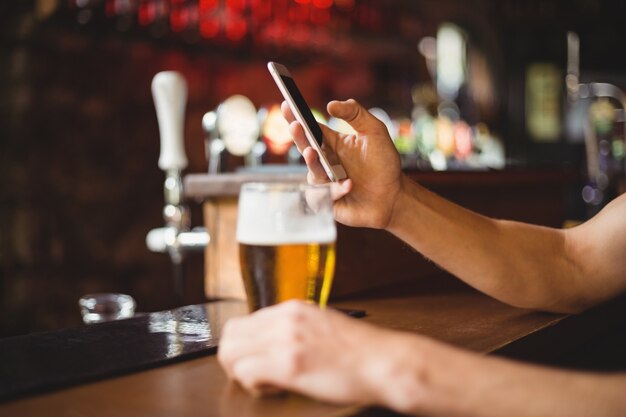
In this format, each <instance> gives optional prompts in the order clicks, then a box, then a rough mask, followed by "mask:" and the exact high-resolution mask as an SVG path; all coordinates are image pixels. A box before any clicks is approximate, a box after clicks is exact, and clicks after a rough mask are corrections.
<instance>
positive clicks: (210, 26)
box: [200, 18, 220, 38]
mask: <svg viewBox="0 0 626 417" xmlns="http://www.w3.org/2000/svg"><path fill="white" fill-rule="evenodd" d="M219 33H220V22H218V20H217V19H216V18H206V19H202V18H201V19H200V34H201V35H202V37H203V38H214V37H216V36H217V35H218V34H219Z"/></svg>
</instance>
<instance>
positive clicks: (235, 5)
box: [226, 0, 247, 13]
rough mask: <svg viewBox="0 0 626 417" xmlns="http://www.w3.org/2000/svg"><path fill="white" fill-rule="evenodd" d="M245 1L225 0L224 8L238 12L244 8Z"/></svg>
mask: <svg viewBox="0 0 626 417" xmlns="http://www.w3.org/2000/svg"><path fill="white" fill-rule="evenodd" d="M246 3H247V1H246V0H226V8H227V9H229V10H232V11H234V12H239V13H240V12H243V10H244V9H245V8H246Z"/></svg>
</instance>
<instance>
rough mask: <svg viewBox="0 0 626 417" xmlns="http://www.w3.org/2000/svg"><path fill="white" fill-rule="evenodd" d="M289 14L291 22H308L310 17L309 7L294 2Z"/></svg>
mask: <svg viewBox="0 0 626 417" xmlns="http://www.w3.org/2000/svg"><path fill="white" fill-rule="evenodd" d="M288 16H289V21H291V22H306V21H307V20H308V19H309V7H306V6H302V5H300V4H293V5H292V6H291V7H290V8H289V14H288Z"/></svg>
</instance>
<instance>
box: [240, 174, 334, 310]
mask: <svg viewBox="0 0 626 417" xmlns="http://www.w3.org/2000/svg"><path fill="white" fill-rule="evenodd" d="M331 206H332V203H331V200H330V193H329V190H328V188H327V187H319V186H318V187H313V186H306V185H285V184H261V183H255V184H244V186H243V187H242V191H241V194H240V197H239V214H238V220H237V240H238V242H239V259H240V264H241V274H242V278H243V282H244V287H245V289H246V295H247V297H248V306H249V307H250V310H251V311H254V310H258V309H259V308H262V307H266V306H269V305H272V304H276V303H279V302H282V301H285V300H289V299H301V300H309V301H312V302H315V303H317V304H319V305H320V306H322V307H324V306H325V305H326V302H327V300H328V296H329V294H330V288H331V285H332V280H333V275H334V269H335V239H336V229H335V223H334V220H333V216H332V208H331Z"/></svg>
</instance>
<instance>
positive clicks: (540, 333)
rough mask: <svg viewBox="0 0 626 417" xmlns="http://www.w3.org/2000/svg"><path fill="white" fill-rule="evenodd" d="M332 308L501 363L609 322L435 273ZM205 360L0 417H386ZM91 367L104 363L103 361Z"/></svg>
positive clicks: (17, 406) (22, 404)
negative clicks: (250, 388)
mask: <svg viewBox="0 0 626 417" xmlns="http://www.w3.org/2000/svg"><path fill="white" fill-rule="evenodd" d="M210 304H211V303H209V305H210ZM614 304H615V303H614ZM617 304H619V305H620V306H621V307H620V308H621V311H620V312H619V314H620V315H621V317H626V315H624V314H623V313H624V311H623V310H624V308H623V305H624V302H623V300H621V301H620V303H617ZM334 306H336V307H342V308H349V309H364V310H366V312H367V316H366V317H364V318H360V319H355V320H364V321H366V322H368V323H372V324H375V325H380V326H384V327H387V328H393V329H397V330H401V331H407V332H414V333H419V334H423V335H427V336H430V337H433V338H435V339H438V340H442V341H445V342H448V343H451V344H453V345H456V346H460V347H464V348H467V349H470V350H473V351H476V352H480V353H484V354H487V353H498V352H506V351H508V352H509V353H510V352H517V353H518V354H519V355H510V356H515V357H524V356H529V357H532V356H533V355H534V354H535V353H536V351H535V350H536V349H540V350H541V351H542V353H543V354H548V355H550V354H552V355H556V356H558V355H562V354H564V353H565V352H567V351H568V349H572V348H575V347H576V346H578V345H580V344H581V343H584V341H585V340H586V339H588V338H593V337H596V335H597V332H598V331H600V329H602V328H606V327H607V325H608V323H609V322H607V321H606V320H605V318H606V315H607V314H609V315H611V316H612V317H614V316H615V314H616V313H615V312H611V311H610V310H611V308H614V306H613V305H609V306H601V307H600V308H598V309H596V310H593V311H589V312H587V313H583V314H581V315H579V316H564V315H555V314H548V313H541V312H535V311H530V310H524V309H518V308H513V307H510V306H507V305H504V304H502V303H500V302H498V301H495V300H493V299H491V298H489V297H487V296H484V295H482V294H480V293H478V292H477V291H475V290H473V289H471V288H469V287H467V286H466V285H464V284H462V283H460V282H459V281H457V280H456V279H455V278H453V277H450V276H448V275H446V274H443V273H441V274H438V275H434V276H431V277H429V278H428V279H420V280H415V281H414V282H412V283H408V284H407V285H405V286H403V287H400V288H395V289H389V290H383V291H381V290H378V291H376V294H369V295H368V294H363V295H361V296H358V297H354V298H352V299H348V300H345V301H342V302H336V303H334ZM235 315H237V314H235ZM224 318H226V317H222V319H224ZM216 328H219V326H216ZM218 330H219V329H218ZM528 341H531V343H527V342H528ZM52 348H53V347H52ZM52 348H51V349H52ZM1 350H2V345H1V344H0V351H1ZM6 353H7V352H5V354H6ZM128 353H129V354H132V352H128ZM213 353H214V351H213V350H211V351H208V352H207V354H206V355H204V356H200V357H196V358H193V359H189V360H183V361H180V362H177V363H173V364H166V365H162V366H158V365H157V366H154V367H151V368H149V369H147V370H139V371H135V372H130V373H128V372H127V373H123V374H122V375H120V376H116V377H109V378H105V379H101V380H96V381H95V382H89V383H83V384H79V385H74V386H69V387H66V388H62V389H51V390H50V389H48V390H46V391H44V392H40V393H35V394H30V395H27V396H21V397H19V398H17V399H9V400H8V401H4V402H3V403H0V415H2V416H42V415H51V416H52V415H53V416H57V417H65V416H67V417H73V416H90V417H96V416H111V415H124V416H133V417H143V416H145V417H155V416H224V417H231V416H241V417H247V416H250V417H251V416H259V417H264V416H268V417H269V416H272V417H280V416H285V417H286V416H333V417H335V416H353V415H355V416H359V415H362V416H364V415H367V416H372V415H388V414H387V412H386V411H385V410H380V409H369V408H361V407H356V406H350V405H344V406H338V405H331V404H325V403H321V402H318V401H314V400H311V399H308V398H305V397H302V396H299V395H294V394H287V395H280V396H274V397H266V398H255V397H253V396H251V395H249V394H247V393H246V392H244V391H243V390H242V389H241V388H240V387H239V386H237V385H236V384H235V383H233V382H231V381H229V380H228V379H227V377H226V375H225V374H224V372H223V371H222V369H221V367H220V365H219V364H218V362H217V358H216V356H215V355H214V354H213ZM3 358H6V355H3ZM92 360H94V361H98V360H103V361H105V360H107V356H106V355H102V357H93V358H92ZM0 373H1V372H0ZM390 383H392V382H391V381H390ZM381 413H382V414H381Z"/></svg>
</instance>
